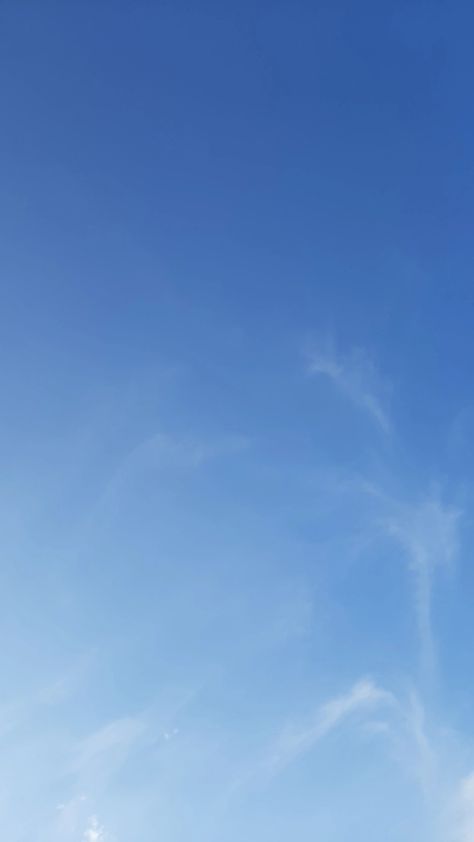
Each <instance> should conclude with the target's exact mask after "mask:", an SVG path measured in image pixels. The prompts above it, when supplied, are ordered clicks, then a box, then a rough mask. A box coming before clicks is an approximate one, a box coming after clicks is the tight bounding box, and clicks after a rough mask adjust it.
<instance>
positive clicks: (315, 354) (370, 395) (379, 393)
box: [308, 342, 391, 433]
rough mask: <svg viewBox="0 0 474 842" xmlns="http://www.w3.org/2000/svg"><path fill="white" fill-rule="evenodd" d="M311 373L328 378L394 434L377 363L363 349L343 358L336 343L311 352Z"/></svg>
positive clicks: (353, 351)
mask: <svg viewBox="0 0 474 842" xmlns="http://www.w3.org/2000/svg"><path fill="white" fill-rule="evenodd" d="M308 372H309V374H311V375H314V376H319V377H326V378H328V379H329V380H330V381H331V382H332V383H333V384H334V386H335V387H336V388H337V389H338V390H339V391H340V392H341V394H343V395H344V396H345V397H346V398H348V399H349V400H350V401H351V402H352V403H353V404H354V405H355V406H356V407H358V408H359V409H361V410H363V411H364V412H366V413H367V414H368V415H369V416H370V418H371V419H372V421H374V422H375V424H376V425H377V426H378V427H379V428H380V429H381V430H382V431H383V432H384V433H389V432H390V430H391V423H390V418H389V415H388V412H387V408H386V406H385V399H384V393H385V392H386V385H385V384H384V383H383V382H382V380H381V377H380V375H379V373H378V371H377V368H376V366H375V363H374V362H373V360H372V359H371V357H370V356H369V354H368V353H367V352H366V351H364V350H363V349H362V348H354V349H352V350H351V351H350V352H349V353H348V354H340V353H338V352H337V351H336V349H335V347H334V345H333V343H330V342H326V343H325V345H324V346H323V347H319V348H312V349H311V350H310V351H309V353H308Z"/></svg>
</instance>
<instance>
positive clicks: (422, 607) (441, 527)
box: [387, 498, 461, 675]
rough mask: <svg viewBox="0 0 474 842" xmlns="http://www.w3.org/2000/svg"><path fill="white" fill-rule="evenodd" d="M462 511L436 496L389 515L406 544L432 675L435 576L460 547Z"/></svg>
mask: <svg viewBox="0 0 474 842" xmlns="http://www.w3.org/2000/svg"><path fill="white" fill-rule="evenodd" d="M460 515H461V512H460V511H459V510H457V509H454V508H452V507H449V506H445V505H443V504H442V503H441V502H440V501H439V500H438V499H436V498H429V499H427V500H424V501H423V502H422V503H421V504H418V505H415V506H403V507H400V508H399V510H398V512H396V513H395V514H394V515H393V516H391V517H390V518H388V520H387V527H388V532H389V534H390V535H391V536H393V537H394V538H395V539H396V540H397V541H398V542H399V543H400V544H401V546H402V547H403V549H404V551H405V553H406V555H407V557H408V561H409V566H410V570H411V572H412V575H413V581H414V599H415V607H416V614H417V624H418V633H419V638H420V649H421V664H422V667H423V670H424V672H425V674H427V675H429V674H430V673H431V672H432V671H433V669H434V668H435V664H436V655H435V644H434V636H433V627H432V591H433V576H434V573H435V571H436V570H437V569H438V568H440V567H446V566H448V565H449V564H450V563H451V562H452V561H453V559H454V558H455V556H456V553H457V549H458V522H459V517H460Z"/></svg>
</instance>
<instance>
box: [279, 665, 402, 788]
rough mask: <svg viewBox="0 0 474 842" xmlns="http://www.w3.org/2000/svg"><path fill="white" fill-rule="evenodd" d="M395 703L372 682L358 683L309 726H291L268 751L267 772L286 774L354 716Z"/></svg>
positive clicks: (319, 712) (326, 706)
mask: <svg viewBox="0 0 474 842" xmlns="http://www.w3.org/2000/svg"><path fill="white" fill-rule="evenodd" d="M393 703H394V698H393V696H392V694H391V693H389V692H387V691H386V690H383V689H382V688H380V687H378V686H377V685H376V684H375V683H374V682H373V681H371V680H370V679H363V680H361V681H358V682H357V683H356V684H354V685H353V687H351V689H350V690H349V691H348V692H347V693H345V694H343V695H341V696H336V697H335V698H333V699H330V700H329V701H328V702H326V703H325V704H323V705H322V706H321V707H319V708H318V709H317V711H316V713H315V714H314V716H313V717H312V719H311V720H310V721H309V722H307V723H305V724H297V725H294V724H292V725H290V726H287V727H286V728H285V729H284V730H283V731H282V732H281V733H280V734H279V735H278V737H277V738H276V740H275V741H274V743H273V745H272V746H271V747H270V749H269V751H268V754H267V759H266V761H265V764H264V765H265V768H266V770H267V772H268V773H270V775H272V776H273V775H276V774H279V773H281V772H282V771H284V770H285V769H286V768H287V767H288V766H289V765H290V764H291V763H293V762H295V761H296V760H297V759H298V758H300V757H301V756H303V755H305V754H307V753H308V752H309V751H311V750H312V749H313V748H314V747H315V746H316V744H317V743H318V742H319V741H320V740H322V739H323V738H324V737H326V736H327V735H328V734H330V733H331V731H333V730H335V729H336V728H338V727H339V726H340V725H341V724H342V723H343V722H344V721H345V720H346V719H348V718H349V717H350V716H351V715H353V714H356V713H359V712H363V711H369V710H371V709H373V708H376V707H378V706H379V705H381V704H385V705H387V704H389V705H390V704H393Z"/></svg>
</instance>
